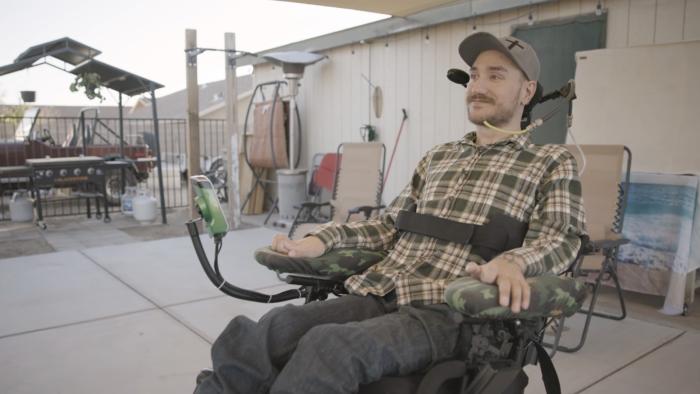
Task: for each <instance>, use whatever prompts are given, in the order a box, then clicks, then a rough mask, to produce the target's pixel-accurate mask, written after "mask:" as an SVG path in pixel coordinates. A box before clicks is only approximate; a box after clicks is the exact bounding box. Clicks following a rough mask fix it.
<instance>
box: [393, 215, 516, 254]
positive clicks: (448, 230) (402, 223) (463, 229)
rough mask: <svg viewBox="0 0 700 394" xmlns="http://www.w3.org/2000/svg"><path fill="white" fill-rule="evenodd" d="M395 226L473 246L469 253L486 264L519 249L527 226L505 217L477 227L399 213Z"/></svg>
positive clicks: (401, 229)
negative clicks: (500, 255)
mask: <svg viewBox="0 0 700 394" xmlns="http://www.w3.org/2000/svg"><path fill="white" fill-rule="evenodd" d="M413 208H414V209H415V207H413ZM394 226H395V227H396V228H397V229H398V230H399V231H406V232H410V233H415V234H421V235H426V236H428V237H433V238H437V239H441V240H443V241H448V242H454V243H458V244H463V245H472V251H473V252H474V253H476V254H477V255H479V256H481V257H482V258H483V259H484V260H486V261H489V260H491V259H493V258H494V257H496V256H497V255H499V254H501V253H503V252H505V251H507V250H511V249H514V248H517V247H519V246H521V245H522V244H523V240H524V239H525V234H527V229H528V224H527V223H526V222H521V221H519V220H517V219H514V218H513V217H511V216H507V215H504V214H495V215H492V216H491V217H489V218H488V222H487V223H485V224H483V225H476V224H471V223H462V222H458V221H455V220H450V219H445V218H441V217H437V216H433V215H427V214H423V213H417V212H415V211H409V210H402V211H399V213H398V215H397V217H396V222H395V223H394Z"/></svg>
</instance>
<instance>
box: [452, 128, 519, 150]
mask: <svg viewBox="0 0 700 394" xmlns="http://www.w3.org/2000/svg"><path fill="white" fill-rule="evenodd" d="M459 143H460V144H466V145H469V146H473V147H475V148H476V147H477V146H479V145H477V144H476V131H471V132H469V133H467V134H466V135H465V136H464V137H463V138H462V139H461V140H459ZM529 143H530V133H529V132H528V133H523V134H516V135H513V136H510V137H508V138H506V139H502V140H500V141H498V142H495V143H493V144H489V145H481V146H512V147H513V148H515V149H523V148H525V147H526V146H527V145H528V144H529Z"/></svg>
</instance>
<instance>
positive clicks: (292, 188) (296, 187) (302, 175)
mask: <svg viewBox="0 0 700 394" xmlns="http://www.w3.org/2000/svg"><path fill="white" fill-rule="evenodd" d="M277 197H278V198H279V202H278V203H277V206H278V207H279V210H280V218H281V219H283V220H294V218H296V216H297V209H296V208H294V207H295V206H296V207H298V206H300V205H301V203H303V202H305V201H306V170H277Z"/></svg>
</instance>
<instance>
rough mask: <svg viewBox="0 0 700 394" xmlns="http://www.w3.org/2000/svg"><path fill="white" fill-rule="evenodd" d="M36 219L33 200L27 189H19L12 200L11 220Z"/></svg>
mask: <svg viewBox="0 0 700 394" xmlns="http://www.w3.org/2000/svg"><path fill="white" fill-rule="evenodd" d="M32 219H34V211H33V210H32V202H31V201H30V200H29V196H28V194H27V191H26V190H17V191H16V192H14V193H13V194H12V199H11V200H10V220H12V221H13V222H30V221H32Z"/></svg>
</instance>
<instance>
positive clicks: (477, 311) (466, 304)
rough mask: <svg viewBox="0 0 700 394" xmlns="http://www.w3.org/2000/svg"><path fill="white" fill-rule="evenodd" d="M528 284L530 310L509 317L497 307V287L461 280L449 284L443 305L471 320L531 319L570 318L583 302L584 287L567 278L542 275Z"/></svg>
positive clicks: (467, 278)
mask: <svg viewBox="0 0 700 394" xmlns="http://www.w3.org/2000/svg"><path fill="white" fill-rule="evenodd" d="M527 281H528V283H529V284H530V307H529V308H528V309H527V310H521V311H520V312H519V313H513V312H511V310H510V309H509V308H505V307H502V306H500V305H498V287H497V286H496V285H489V284H486V283H481V282H479V281H478V280H476V279H474V278H471V277H465V278H460V279H457V280H455V281H454V282H452V283H450V285H449V286H447V289H446V290H445V301H446V302H447V304H449V305H450V306H451V307H452V308H454V309H455V310H457V311H459V312H462V313H464V314H465V315H468V316H470V317H474V318H489V319H512V318H519V319H532V318H538V317H558V316H562V315H563V316H571V315H573V314H574V313H576V311H577V310H579V309H580V308H581V305H582V304H583V301H584V300H585V299H586V286H584V284H583V283H582V282H579V281H577V280H575V279H572V278H568V277H560V276H555V275H544V276H538V277H533V278H528V279H527Z"/></svg>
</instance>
